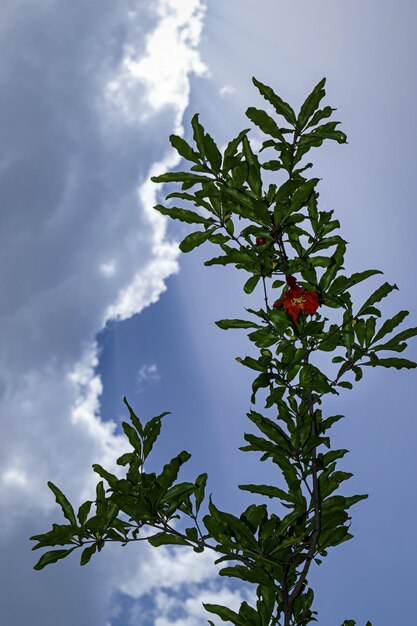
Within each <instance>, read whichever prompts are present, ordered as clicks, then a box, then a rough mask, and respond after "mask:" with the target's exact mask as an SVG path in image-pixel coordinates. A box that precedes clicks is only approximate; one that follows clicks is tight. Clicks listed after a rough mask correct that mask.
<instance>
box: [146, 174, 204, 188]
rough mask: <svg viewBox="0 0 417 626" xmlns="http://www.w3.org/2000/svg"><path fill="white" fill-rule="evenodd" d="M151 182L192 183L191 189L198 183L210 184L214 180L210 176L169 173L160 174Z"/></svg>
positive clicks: (153, 177)
mask: <svg viewBox="0 0 417 626" xmlns="http://www.w3.org/2000/svg"><path fill="white" fill-rule="evenodd" d="M151 181H152V182H153V183H190V184H189V187H192V186H193V185H196V184H197V183H203V182H209V183H210V182H212V181H213V179H212V178H210V177H209V176H199V175H198V174H191V173H190V172H167V173H166V174H160V176H152V177H151Z"/></svg>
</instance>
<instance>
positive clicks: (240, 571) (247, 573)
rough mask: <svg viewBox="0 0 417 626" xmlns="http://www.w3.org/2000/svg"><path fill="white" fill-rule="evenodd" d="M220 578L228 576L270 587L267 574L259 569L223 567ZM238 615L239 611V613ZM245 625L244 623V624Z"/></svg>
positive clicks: (236, 566)
mask: <svg viewBox="0 0 417 626" xmlns="http://www.w3.org/2000/svg"><path fill="white" fill-rule="evenodd" d="M219 574H220V576H230V577H233V578H240V579H241V580H244V581H246V582H249V583H253V584H258V585H262V584H263V585H268V584H269V585H270V584H271V579H270V578H269V577H268V574H267V573H266V572H265V571H264V570H263V569H261V568H260V567H252V568H251V569H249V568H248V567H244V566H243V565H234V566H232V567H223V569H221V570H220V571H219ZM239 613H240V611H239ZM245 623H246V622H245Z"/></svg>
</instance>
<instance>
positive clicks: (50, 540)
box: [30, 524, 79, 550]
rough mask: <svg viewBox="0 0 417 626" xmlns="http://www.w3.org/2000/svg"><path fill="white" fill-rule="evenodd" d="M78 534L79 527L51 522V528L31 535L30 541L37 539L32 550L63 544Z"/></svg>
mask: <svg viewBox="0 0 417 626" xmlns="http://www.w3.org/2000/svg"><path fill="white" fill-rule="evenodd" d="M78 534H79V529H78V528H77V527H76V526H72V524H52V530H50V531H49V532H47V533H43V534H42V535H33V537H31V538H30V539H31V541H38V543H37V544H36V546H33V548H32V550H38V549H39V548H46V547H50V546H65V545H67V544H69V543H71V541H72V539H73V538H74V537H75V536H76V535H77V536H78Z"/></svg>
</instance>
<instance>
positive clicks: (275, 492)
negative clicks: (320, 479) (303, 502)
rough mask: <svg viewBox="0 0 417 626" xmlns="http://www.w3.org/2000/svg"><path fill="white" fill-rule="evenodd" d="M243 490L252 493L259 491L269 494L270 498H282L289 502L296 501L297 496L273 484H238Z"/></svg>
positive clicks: (261, 493)
mask: <svg viewBox="0 0 417 626" xmlns="http://www.w3.org/2000/svg"><path fill="white" fill-rule="evenodd" d="M238 487H239V489H242V491H250V492H251V493H258V494H260V495H262V496H268V498H280V499H281V500H286V501H287V502H295V501H296V498H294V496H292V495H291V494H288V493H286V492H285V491H283V490H282V489H279V487H272V486H271V485H238Z"/></svg>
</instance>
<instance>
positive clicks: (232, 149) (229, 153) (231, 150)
mask: <svg viewBox="0 0 417 626" xmlns="http://www.w3.org/2000/svg"><path fill="white" fill-rule="evenodd" d="M249 130H250V128H246V129H245V130H242V131H241V132H240V133H239V134H238V136H237V137H236V138H235V139H232V140H231V141H229V143H228V144H227V147H226V150H225V151H224V166H225V169H226V171H229V167H228V165H229V161H230V159H231V158H232V157H233V156H235V154H236V150H237V147H238V145H239V144H240V143H241V141H242V139H243V137H244V136H245V135H247V133H248V132H249Z"/></svg>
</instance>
